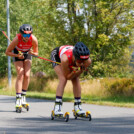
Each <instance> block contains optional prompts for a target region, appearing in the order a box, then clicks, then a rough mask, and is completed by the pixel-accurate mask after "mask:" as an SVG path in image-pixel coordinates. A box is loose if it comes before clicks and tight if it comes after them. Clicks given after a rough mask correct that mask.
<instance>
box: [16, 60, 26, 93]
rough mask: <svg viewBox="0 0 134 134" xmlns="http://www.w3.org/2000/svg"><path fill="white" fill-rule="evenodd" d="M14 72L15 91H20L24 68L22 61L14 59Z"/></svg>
mask: <svg viewBox="0 0 134 134" xmlns="http://www.w3.org/2000/svg"><path fill="white" fill-rule="evenodd" d="M14 65H15V68H16V72H17V79H16V84H15V89H16V93H21V91H22V83H23V78H24V68H23V61H16V62H14Z"/></svg>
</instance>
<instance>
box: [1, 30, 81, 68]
mask: <svg viewBox="0 0 134 134" xmlns="http://www.w3.org/2000/svg"><path fill="white" fill-rule="evenodd" d="M0 31H2V33H3V34H4V35H5V36H6V38H7V39H8V40H9V41H10V42H11V40H10V39H9V38H8V36H7V35H6V33H5V32H4V31H3V30H2V29H1V28H0ZM18 52H19V54H21V55H22V52H21V51H18ZM31 56H33V57H36V58H39V59H42V60H46V61H50V62H53V63H56V64H59V65H60V64H61V63H60V62H55V61H52V60H49V59H46V58H43V57H40V56H36V55H33V54H31ZM72 68H73V69H75V68H76V67H73V66H72ZM78 70H80V67H79V68H78Z"/></svg>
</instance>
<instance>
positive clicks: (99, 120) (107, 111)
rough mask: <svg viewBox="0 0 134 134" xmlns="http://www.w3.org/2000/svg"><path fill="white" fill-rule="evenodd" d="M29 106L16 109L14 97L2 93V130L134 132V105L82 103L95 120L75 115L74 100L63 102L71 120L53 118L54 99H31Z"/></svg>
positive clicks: (22, 133)
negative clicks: (27, 108) (112, 105)
mask: <svg viewBox="0 0 134 134" xmlns="http://www.w3.org/2000/svg"><path fill="white" fill-rule="evenodd" d="M27 101H28V102H29V104H30V110H29V111H28V112H27V111H26V110H25V109H23V111H22V113H16V112H15V97H11V96H2V95H0V134H134V108H119V107H111V106H99V105H90V104H83V105H82V107H83V109H84V110H86V111H87V110H89V111H91V115H92V121H88V119H80V118H79V119H77V120H76V119H74V117H73V113H72V109H73V103H70V102H69V103H68V102H64V103H63V112H70V120H69V122H65V121H64V120H62V119H60V120H59V119H54V120H51V116H50V115H51V111H52V109H53V107H54V101H50V100H41V99H30V98H28V99H27Z"/></svg>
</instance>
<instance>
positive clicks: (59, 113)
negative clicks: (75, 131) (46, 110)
mask: <svg viewBox="0 0 134 134" xmlns="http://www.w3.org/2000/svg"><path fill="white" fill-rule="evenodd" d="M61 106H62V102H55V106H54V110H52V113H51V120H54V118H58V119H65V122H68V120H69V114H70V113H69V112H66V113H65V115H63V112H62V111H61Z"/></svg>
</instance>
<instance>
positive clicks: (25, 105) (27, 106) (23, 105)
mask: <svg viewBox="0 0 134 134" xmlns="http://www.w3.org/2000/svg"><path fill="white" fill-rule="evenodd" d="M21 100H22V107H23V108H25V109H26V110H27V111H29V104H28V103H27V102H26V96H25V95H23V96H22V97H21Z"/></svg>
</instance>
